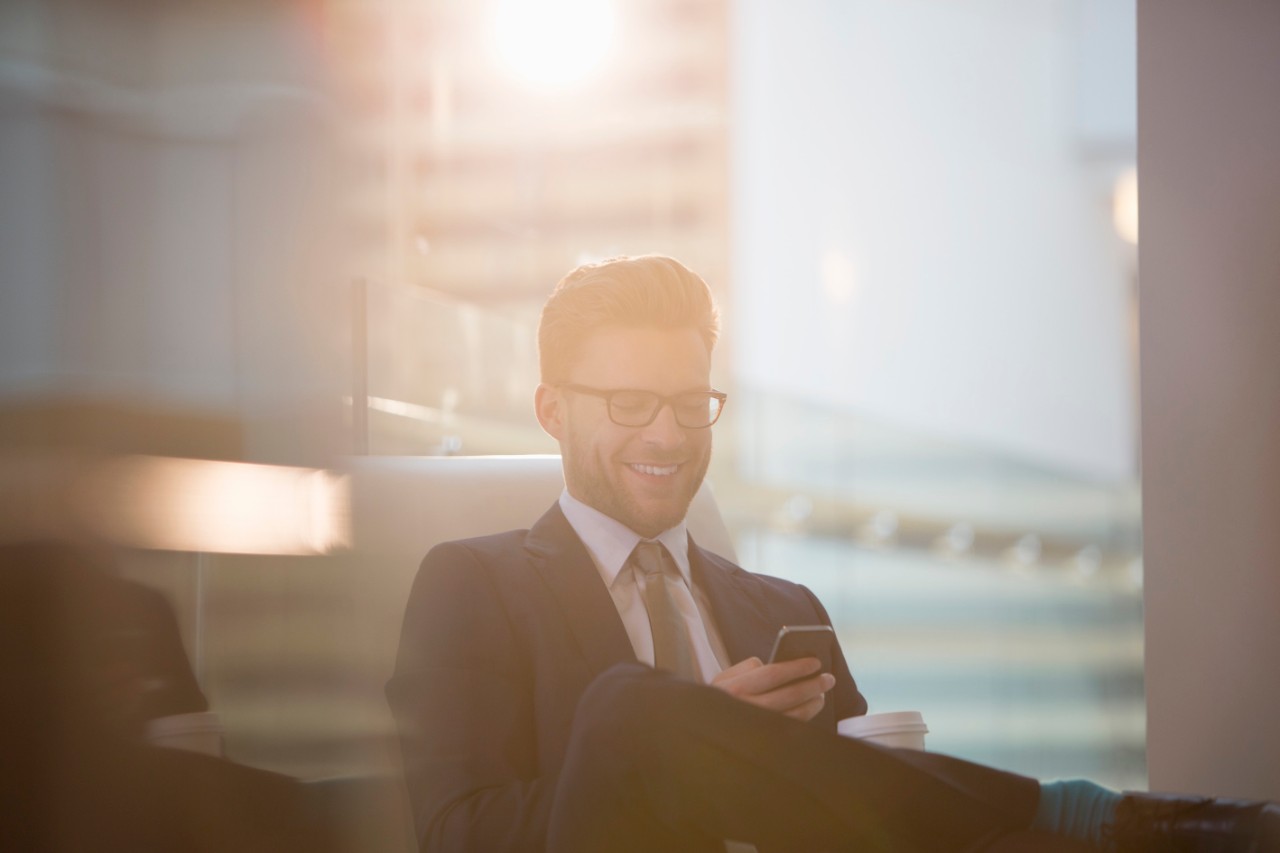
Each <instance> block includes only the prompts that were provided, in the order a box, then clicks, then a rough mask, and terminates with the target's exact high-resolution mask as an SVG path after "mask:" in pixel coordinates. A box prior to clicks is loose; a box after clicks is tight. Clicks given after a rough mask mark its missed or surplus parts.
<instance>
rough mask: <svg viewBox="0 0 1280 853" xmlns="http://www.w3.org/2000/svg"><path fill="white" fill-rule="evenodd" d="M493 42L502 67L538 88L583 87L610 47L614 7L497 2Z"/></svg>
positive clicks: (578, 1) (570, 1) (555, 0)
mask: <svg viewBox="0 0 1280 853" xmlns="http://www.w3.org/2000/svg"><path fill="white" fill-rule="evenodd" d="M493 25H494V37H495V43H496V47H497V51H498V55H499V57H500V59H501V61H502V63H503V64H504V65H505V66H506V67H507V69H508V70H509V71H510V72H511V73H512V74H514V75H515V76H516V77H517V78H519V79H521V80H523V81H525V82H526V83H529V84H531V85H533V86H535V87H538V88H548V89H549V88H559V87H564V86H568V85H570V84H572V83H575V82H578V81H581V80H582V79H584V78H585V77H586V76H587V75H588V74H590V73H591V72H592V71H594V70H596V69H597V68H598V67H599V66H600V65H601V64H602V63H603V61H604V59H605V57H606V56H607V55H608V53H609V49H610V47H611V46H612V41H613V34H614V26H615V21H614V5H613V3H611V2H608V0H545V2H541V3H529V2H526V0H497V2H496V3H495V5H494V20H493Z"/></svg>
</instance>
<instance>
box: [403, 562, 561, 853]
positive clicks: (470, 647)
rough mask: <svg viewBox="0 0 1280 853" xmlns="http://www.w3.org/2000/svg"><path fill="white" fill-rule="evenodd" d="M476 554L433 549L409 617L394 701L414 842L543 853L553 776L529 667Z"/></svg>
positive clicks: (464, 850)
mask: <svg viewBox="0 0 1280 853" xmlns="http://www.w3.org/2000/svg"><path fill="white" fill-rule="evenodd" d="M523 654H524V650H522V649H521V648H520V647H519V643H517V641H516V638H515V633H514V631H513V629H512V625H511V623H510V620H509V619H508V617H507V614H506V611H505V609H504V607H503V602H502V598H501V596H500V595H499V594H498V591H497V589H496V587H495V586H494V582H493V579H492V577H491V575H490V573H489V571H487V569H486V567H485V566H484V565H483V563H482V561H481V560H479V559H478V558H477V556H476V554H475V552H474V551H472V550H471V549H469V548H468V547H467V546H466V545H465V544H462V543H456V542H451V543H445V544H443V545H440V546H437V547H436V548H433V549H432V550H431V552H430V553H428V554H427V556H426V558H425V559H424V560H423V562H422V566H421V567H420V569H419V571H418V575H417V578H416V579H415V580H414V584H413V589H412V591H411V592H410V595H409V603H408V605H407V607H406V610H405V620H404V627H403V629H402V632H401V637H400V650H399V653H398V655H397V658H396V669H395V674H394V675H393V676H392V678H391V680H390V682H389V683H388V684H387V698H388V702H389V703H390V705H391V710H392V713H393V714H394V715H395V718H396V725H397V728H398V730H399V734H400V743H401V751H402V755H403V758H404V764H405V780H406V784H407V786H408V792H409V798H410V802H411V805H412V809H413V817H414V825H415V827H416V829H417V838H418V842H419V846H420V848H421V849H422V850H424V851H441V853H473V851H474V853H516V851H521V853H525V851H530V852H531V851H541V850H542V849H543V847H544V844H545V838H546V828H547V821H548V815H549V811H550V805H551V798H552V794H553V793H554V790H555V779H554V778H550V777H545V776H544V777H539V776H537V775H536V774H537V755H536V748H535V743H536V738H535V733H534V711H533V707H532V705H533V699H532V685H531V679H532V675H531V670H530V668H529V667H528V665H527V662H526V661H525V659H524V657H523Z"/></svg>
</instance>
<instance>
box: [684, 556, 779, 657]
mask: <svg viewBox="0 0 1280 853" xmlns="http://www.w3.org/2000/svg"><path fill="white" fill-rule="evenodd" d="M689 565H690V569H691V572H692V575H693V582H694V584H695V585H697V586H699V587H701V588H702V589H703V591H704V592H705V593H706V597H707V601H708V602H709V603H710V605H711V615H712V618H714V619H715V622H716V629H717V630H718V631H719V632H720V639H721V640H723V641H724V647H725V651H726V652H727V653H728V654H729V665H730V666H732V665H733V664H735V663H737V662H738V661H741V660H744V659H746V658H749V657H751V656H752V655H754V656H756V657H758V658H760V660H762V661H767V660H768V659H769V653H770V652H771V651H772V650H773V638H774V635H775V634H776V633H777V631H778V620H777V619H775V618H771V617H770V615H769V614H768V613H767V612H766V611H765V610H764V609H762V602H761V601H760V600H759V598H758V597H757V596H755V595H753V594H752V592H751V590H750V589H749V588H748V587H747V585H746V584H745V583H744V581H746V580H748V577H749V576H748V575H747V573H746V572H745V571H743V570H742V569H740V568H738V567H737V566H735V565H733V564H732V563H729V562H728V561H726V560H724V559H722V558H721V557H718V556H716V555H715V554H712V553H711V552H710V551H704V550H703V549H702V548H699V547H698V546H697V544H696V543H695V542H694V541H693V538H692V537H690V539H689Z"/></svg>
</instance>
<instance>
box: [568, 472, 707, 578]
mask: <svg viewBox="0 0 1280 853" xmlns="http://www.w3.org/2000/svg"><path fill="white" fill-rule="evenodd" d="M560 511H561V512H563V513H564V517H565V519H566V520H567V521H568V522H569V526H570V527H572V528H573V531H574V533H577V534H578V538H579V539H581V540H582V544H583V545H586V546H587V551H588V552H589V553H590V554H591V558H592V559H593V560H595V563H596V568H598V569H599V570H600V577H602V578H604V582H605V584H606V585H607V586H610V587H612V586H613V582H614V580H616V579H617V577H618V573H619V572H621V571H622V567H623V566H624V565H626V562H627V558H628V557H630V556H631V552H632V551H634V550H635V547H636V544H637V543H639V542H640V540H641V539H643V538H644V537H642V536H641V535H640V534H639V533H636V532H635V531H634V530H632V529H631V528H630V527H627V526H626V525H625V524H623V523H622V522H621V521H618V520H617V519H616V518H611V517H610V516H607V515H605V514H604V513H603V512H601V511H600V510H598V509H596V508H595V507H592V506H588V505H586V504H584V503H583V502H582V501H580V500H578V499H577V498H575V497H574V496H573V495H571V494H569V490H568V489H565V490H564V491H562V492H561V493H560ZM654 540H655V541H657V542H661V543H662V544H663V545H664V546H666V549H667V552H668V553H670V554H671V559H673V560H675V564H676V568H678V569H679V570H680V576H681V577H683V578H684V582H685V583H686V584H688V586H689V588H690V589H693V583H692V579H691V573H690V570H689V533H688V529H687V528H686V526H685V522H684V520H683V519H681V521H680V523H679V524H677V525H676V526H675V527H672V528H670V529H669V530H664V531H662V532H661V533H659V534H658V535H657V536H655V537H654Z"/></svg>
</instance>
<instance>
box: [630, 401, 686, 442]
mask: <svg viewBox="0 0 1280 853" xmlns="http://www.w3.org/2000/svg"><path fill="white" fill-rule="evenodd" d="M641 438H643V439H644V440H645V441H646V442H648V443H649V444H654V445H657V446H659V447H677V446H679V445H681V444H683V443H684V441H685V438H686V435H685V429H684V427H682V426H680V424H678V423H676V410H675V408H673V406H672V404H671V403H670V402H667V403H663V404H662V408H660V409H658V414H657V416H656V417H655V418H654V419H653V423H651V424H649V425H648V426H647V427H641Z"/></svg>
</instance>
